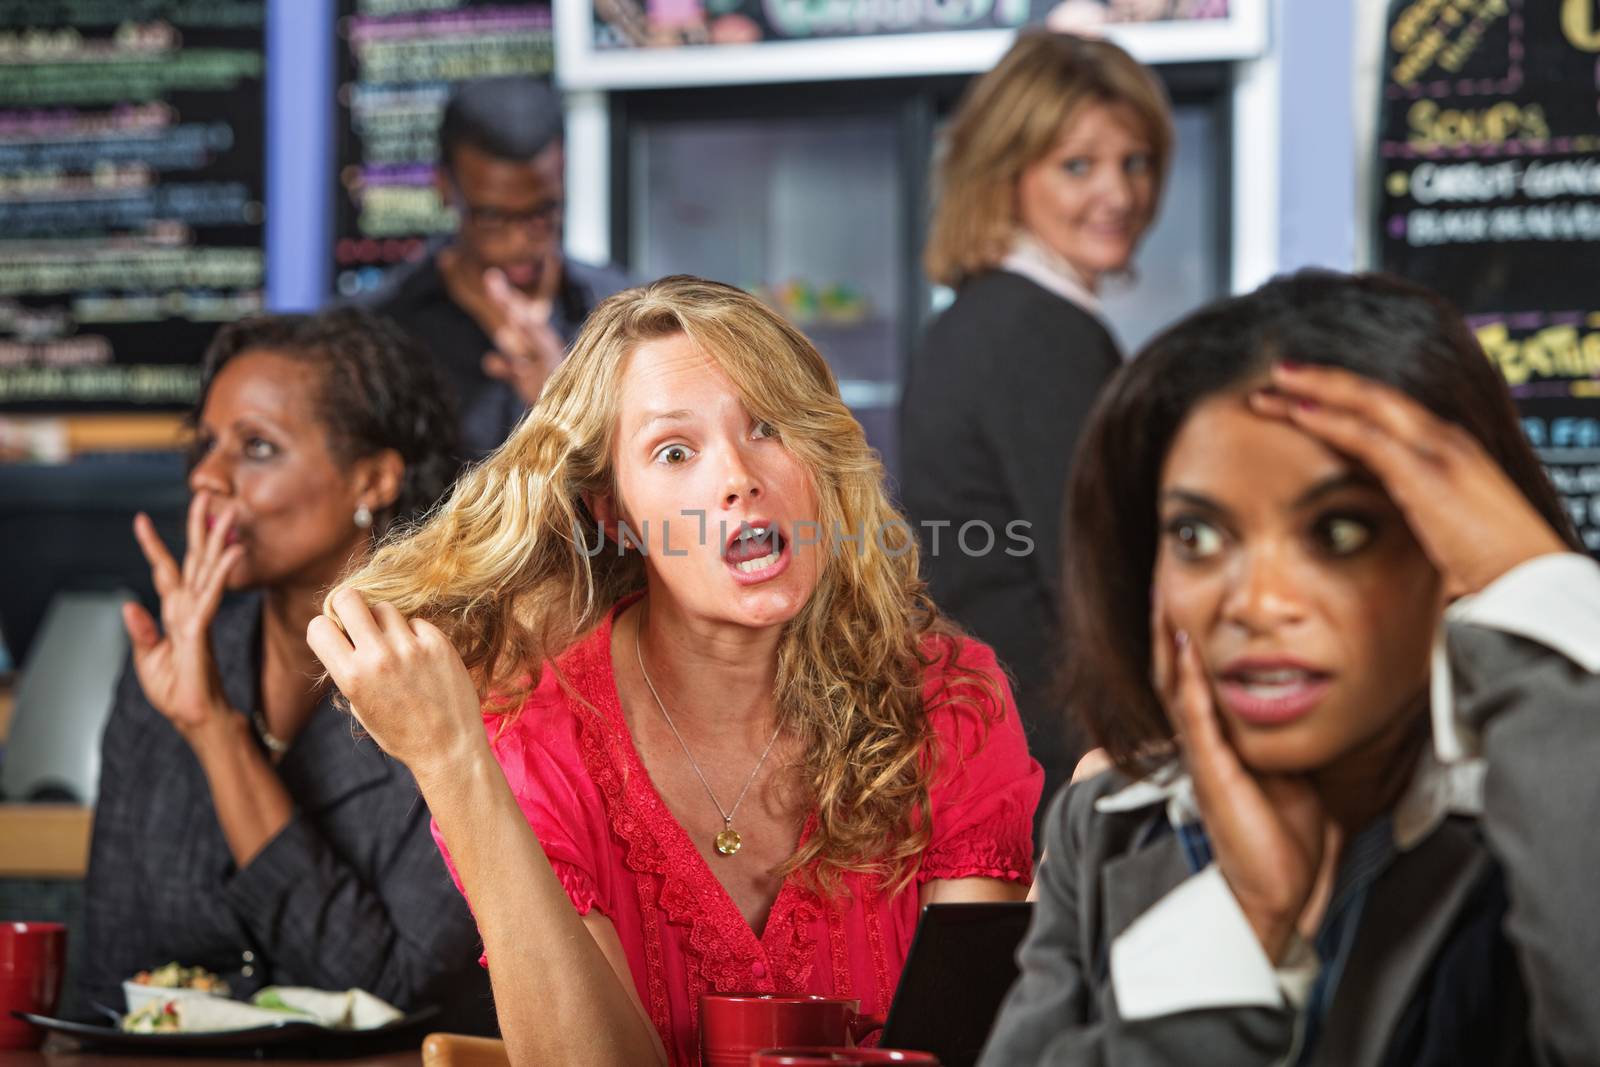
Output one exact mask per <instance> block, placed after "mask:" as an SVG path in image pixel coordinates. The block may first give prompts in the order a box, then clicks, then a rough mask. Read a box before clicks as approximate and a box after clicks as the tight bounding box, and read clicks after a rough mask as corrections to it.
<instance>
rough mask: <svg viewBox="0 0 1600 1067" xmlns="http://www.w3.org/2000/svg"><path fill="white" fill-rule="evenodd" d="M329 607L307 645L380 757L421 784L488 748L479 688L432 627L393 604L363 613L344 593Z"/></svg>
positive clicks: (358, 599)
mask: <svg viewBox="0 0 1600 1067" xmlns="http://www.w3.org/2000/svg"><path fill="white" fill-rule="evenodd" d="M331 605H332V608H333V612H334V614H333V615H332V616H330V615H328V614H323V615H318V616H317V617H316V618H314V619H312V620H311V624H310V626H308V627H307V628H306V643H307V644H309V645H310V646H311V651H312V652H314V653H316V656H317V658H318V659H319V660H321V661H322V665H323V666H324V667H326V668H327V669H328V675H329V677H331V678H332V679H333V682H334V684H335V685H336V686H338V687H339V691H340V692H341V693H342V694H344V697H345V699H347V700H348V701H349V702H350V710H351V712H352V713H353V714H354V715H355V717H356V718H357V720H359V721H360V723H361V725H362V726H363V727H365V728H366V731H367V733H369V734H371V735H372V737H373V739H374V740H376V741H377V742H378V744H379V746H380V747H382V749H383V750H384V751H385V752H387V753H389V755H391V756H393V757H394V758H395V759H397V760H399V761H400V762H401V763H404V764H405V765H406V766H407V767H409V768H410V769H411V772H412V774H413V775H414V776H415V777H416V778H417V779H418V780H419V782H420V781H421V780H422V779H424V778H426V777H427V776H429V775H430V774H432V773H434V772H435V771H439V770H445V769H448V768H452V767H458V766H461V765H463V764H462V761H463V760H466V759H470V758H471V757H473V756H474V755H476V754H479V750H480V749H482V750H486V749H487V745H488V741H487V739H486V737H485V735H484V732H483V720H482V718H481V717H480V716H479V711H478V708H479V704H478V691H477V688H476V687H475V686H474V685H473V682H472V676H471V675H470V674H469V673H468V672H467V668H466V665H465V664H464V663H462V662H461V656H460V655H459V654H458V653H457V652H456V650H455V648H454V647H452V646H451V644H450V642H449V640H448V639H447V638H446V637H445V636H444V634H443V633H441V632H440V631H439V630H438V628H437V627H435V626H433V625H432V624H430V623H428V622H425V621H423V620H422V619H407V618H405V616H403V615H401V614H400V612H399V610H397V609H396V608H395V607H394V605H392V604H384V603H380V604H378V605H377V606H376V607H368V605H367V602H366V601H365V600H364V599H363V598H362V596H361V594H360V593H358V592H356V591H355V590H353V589H350V588H344V589H340V590H339V591H338V592H336V593H335V594H334V595H333V599H332V601H331Z"/></svg>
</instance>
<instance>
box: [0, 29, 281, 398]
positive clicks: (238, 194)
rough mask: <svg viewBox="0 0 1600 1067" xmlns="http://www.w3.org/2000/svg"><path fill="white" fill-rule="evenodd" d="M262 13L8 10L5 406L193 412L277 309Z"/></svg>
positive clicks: (0, 90) (3, 126) (2, 157)
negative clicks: (265, 256)
mask: <svg viewBox="0 0 1600 1067" xmlns="http://www.w3.org/2000/svg"><path fill="white" fill-rule="evenodd" d="M264 8H265V3H264V0H0V410H3V411H38V410H53V411H60V410H73V409H78V410H83V409H124V410H126V409H137V408H146V407H148V408H173V407H184V406H187V405H189V404H190V403H192V402H193V400H194V398H195V394H196V387H197V384H198V380H199V372H198V366H197V364H198V360H199V358H200V355H201V353H202V352H203V351H204V349H205V346H206V344H207V342H208V341H209V340H210V339H211V335H212V334H213V333H214V332H215V330H216V328H217V325H218V324H219V323H222V322H226V321H229V320H231V319H235V318H238V317H239V316H240V315H243V314H246V313H249V312H253V311H256V310H258V309H259V308H260V307H261V302H262V288H263V284H264V271H263V261H262V248H261V245H262V199H263V192H264V189H263V186H264V177H263V152H262V149H263V143H264V134H263V129H264V126H265V113H264V107H265V100H264V97H263V93H262V85H263V82H262V75H263V67H264V51H265V39H264V21H263V20H264V17H265V11H264Z"/></svg>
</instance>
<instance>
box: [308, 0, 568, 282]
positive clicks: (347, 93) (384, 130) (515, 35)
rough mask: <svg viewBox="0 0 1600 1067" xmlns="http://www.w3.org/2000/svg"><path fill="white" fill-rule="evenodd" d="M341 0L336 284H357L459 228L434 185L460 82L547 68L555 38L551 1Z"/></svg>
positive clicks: (535, 72)
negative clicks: (443, 117)
mask: <svg viewBox="0 0 1600 1067" xmlns="http://www.w3.org/2000/svg"><path fill="white" fill-rule="evenodd" d="M339 10H340V19H339V83H340V84H339V111H338V122H339V191H338V194H337V195H338V199H337V201H336V205H335V216H334V230H335V237H336V240H335V245H334V270H335V276H334V284H335V286H336V287H337V289H338V292H339V293H340V294H341V295H343V296H354V295H356V294H358V293H362V292H367V291H370V290H371V289H374V288H376V287H377V286H378V285H379V284H380V283H381V281H382V278H383V274H384V271H385V269H386V268H388V267H390V266H392V265H393V264H395V263H398V262H401V261H403V260H408V259H414V258H417V257H418V256H421V255H422V254H423V252H424V250H425V246H426V243H427V241H428V240H429V239H430V238H432V237H435V236H437V235H439V234H443V233H448V232H449V231H451V230H453V229H454V228H455V217H454V216H453V215H452V214H451V213H450V211H449V210H448V209H447V207H446V206H445V204H444V203H443V202H441V200H440V198H439V194H438V193H437V192H436V191H435V188H434V161H435V159H436V157H437V155H438V137H437V129H438V123H439V115H440V112H441V111H442V110H443V108H444V104H445V101H446V99H447V98H448V96H449V93H450V87H451V86H452V85H453V84H454V83H456V82H459V81H462V80H465V79H469V78H486V77H494V76H497V75H508V74H532V75H541V76H542V75H547V74H549V72H550V70H551V68H552V66H553V63H554V52H553V48H554V45H553V42H552V38H551V29H550V5H549V3H548V2H539V3H526V2H523V3H517V2H505V0H501V2H498V3H495V2H480V0H340V8H339Z"/></svg>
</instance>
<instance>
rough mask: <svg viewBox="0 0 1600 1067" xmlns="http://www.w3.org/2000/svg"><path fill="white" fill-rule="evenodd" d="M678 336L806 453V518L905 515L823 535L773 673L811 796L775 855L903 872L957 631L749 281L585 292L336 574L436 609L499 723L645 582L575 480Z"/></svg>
mask: <svg viewBox="0 0 1600 1067" xmlns="http://www.w3.org/2000/svg"><path fill="white" fill-rule="evenodd" d="M680 334H681V335H684V336H686V337H688V338H689V339H690V340H691V341H693V342H694V343H695V345H696V346H697V347H699V348H700V349H701V350H702V351H704V352H705V353H706V354H707V355H708V356H709V357H710V358H711V359H712V360H714V361H715V362H716V364H717V365H718V366H719V367H720V368H721V369H722V371H723V372H724V373H725V374H726V375H727V376H728V378H729V379H730V380H731V381H732V382H733V384H734V387H735V388H736V389H737V390H738V392H739V394H740V396H741V397H742V399H743V401H744V404H745V406H746V408H747V409H748V410H749V412H750V413H751V415H752V416H754V417H756V418H759V419H762V420H765V421H766V422H767V423H769V424H770V425H772V426H773V427H774V428H775V429H776V430H777V433H778V437H779V439H780V440H782V441H783V442H784V444H785V446H786V447H787V448H789V449H790V451H791V452H793V454H794V455H795V456H796V457H797V458H798V459H799V461H800V462H801V464H802V465H803V466H804V467H805V469H806V470H807V472H808V474H809V476H810V477H811V479H812V482H813V485H814V487H815V490H816V496H817V501H818V512H819V514H818V516H817V518H818V520H819V527H820V529H821V530H824V531H833V530H842V531H855V532H857V533H859V532H861V531H862V530H867V531H882V530H893V529H899V530H901V531H902V533H903V537H901V538H899V539H898V540H897V541H896V542H895V543H892V544H888V545H887V546H885V545H884V544H883V543H881V542H879V539H878V538H877V537H876V536H873V535H869V536H867V537H866V538H863V539H862V543H861V544H859V545H858V546H857V548H858V549H859V550H851V551H830V552H825V553H822V556H823V559H824V562H823V565H822V568H821V573H820V575H819V578H818V584H817V587H816V588H815V589H814V590H813V592H812V594H811V596H810V598H809V599H808V600H807V601H806V603H805V605H804V607H803V608H802V609H801V610H800V612H799V614H798V615H796V616H795V617H794V618H793V619H791V620H790V621H789V622H788V623H787V624H785V627H784V632H783V635H782V638H781V640H780V643H779V653H778V674H777V692H776V697H777V702H778V714H779V717H780V720H781V722H782V723H783V724H784V725H785V727H786V728H788V729H790V730H793V731H795V732H796V733H798V734H799V736H800V739H801V742H802V750H803V752H804V753H805V755H804V757H803V763H802V780H803V787H804V789H805V791H806V794H807V798H806V799H808V800H810V801H812V802H813V803H815V805H816V809H817V813H818V824H817V828H816V831H815V832H814V833H813V834H811V835H810V836H809V837H808V838H807V839H806V840H805V842H804V843H803V844H802V845H801V846H800V847H799V849H798V850H797V851H796V853H795V854H794V855H793V856H792V857H790V859H789V860H788V861H787V863H786V864H785V865H784V866H783V868H782V872H783V873H788V872H790V871H795V870H804V871H806V872H807V875H808V876H809V877H813V878H815V879H816V881H817V884H818V885H819V886H820V887H821V888H823V889H824V890H826V891H830V892H831V891H832V890H834V889H836V888H838V886H839V884H840V876H841V875H843V874H844V873H845V872H850V871H856V872H862V873H869V874H874V875H877V876H880V877H881V878H882V881H883V884H884V885H885V886H892V887H893V888H895V889H899V888H902V887H904V886H905V885H906V884H908V883H909V881H910V879H911V878H912V877H913V876H914V875H915V871H916V867H917V862H918V859H919V857H920V856H921V854H922V852H923V851H924V849H926V847H927V845H928V842H929V839H930V820H929V784H930V781H931V779H932V778H933V775H934V773H935V769H936V764H937V762H938V761H937V755H938V754H937V753H936V752H935V751H934V745H933V738H934V735H933V732H932V730H931V729H930V727H929V724H928V715H927V712H928V710H929V709H928V708H926V707H925V706H924V700H923V676H924V674H925V672H926V670H927V668H928V667H929V666H930V665H931V663H932V662H933V661H934V660H935V659H936V658H943V659H945V660H953V650H954V648H955V644H954V640H953V639H954V638H955V637H956V635H957V630H956V628H955V627H954V626H953V625H952V624H951V623H949V622H948V621H947V620H945V619H944V618H942V617H941V616H940V614H939V612H938V610H937V608H935V607H934V605H933V603H932V601H931V600H930V599H929V598H928V596H927V593H926V589H925V585H924V583H923V582H922V581H921V579H919V578H918V576H917V572H918V553H917V549H916V542H915V539H914V538H913V537H912V536H911V533H910V528H909V526H906V525H905V524H904V520H903V519H902V518H901V516H900V515H899V513H898V512H896V511H895V509H894V508H893V507H892V506H891V505H890V503H889V501H888V499H887V497H886V496H885V493H884V489H883V468H882V466H881V464H880V463H879V460H878V457H877V455H876V453H874V452H873V451H872V449H871V448H869V447H868V445H867V441H866V437H865V435H864V434H863V432H862V429H861V426H860V424H859V423H858V422H856V420H855V418H854V417H853V416H852V415H851V414H850V410H849V409H848V408H847V407H845V405H844V402H843V401H842V400H841V399H840V396H839V388H838V384H837V383H836V382H835V380H834V377H833V374H832V372H831V371H830V370H829V368H828V365H827V363H826V362H825V361H824V360H823V358H822V356H821V355H819V354H818V352H817V350H816V349H815V348H814V347H813V346H812V345H811V343H810V342H809V341H807V340H806V338H805V337H804V336H803V335H802V334H801V333H800V332H799V331H798V330H796V329H795V328H794V327H792V326H790V325H789V324H788V323H787V322H785V321H784V320H783V319H782V318H780V317H779V316H778V315H777V314H775V313H774V312H773V311H772V310H770V309H769V308H767V307H766V306H765V305H764V304H762V303H761V302H760V301H758V300H756V299H755V298H754V297H752V296H750V295H749V294H747V293H745V292H743V291H741V290H739V289H735V288H733V287H731V286H727V285H722V284H719V283H716V282H709V281H704V280H702V279H699V278H692V277H688V276H683V275H678V276H673V277H668V278H663V279H661V280H660V281H657V282H653V283H651V284H649V285H644V286H640V287H639V288H635V289H629V290H625V291H624V292H621V293H618V294H616V295H615V296H613V297H611V298H610V299H608V300H606V301H605V302H604V303H602V304H600V305H599V306H598V307H597V308H595V310H594V311H593V313H592V314H591V315H590V316H589V319H588V321H587V322H586V324H585V325H584V327H583V330H582V332H581V333H580V334H579V335H578V338H577V340H576V341H575V342H574V343H573V346H572V351H571V353H570V355H569V356H568V357H567V359H566V360H565V361H564V362H563V363H562V364H561V366H560V368H559V369H558V370H557V371H556V372H555V373H554V374H553V375H552V376H551V377H550V380H549V382H548V384H547V385H546V388H545V391H544V394H543V395H542V396H541V397H540V399H539V402H538V403H537V404H536V405H535V406H534V407H533V409H532V410H531V411H530V412H529V413H528V415H527V416H526V417H525V418H524V419H523V420H522V422H521V423H520V424H519V425H518V427H517V429H516V431H515V432H514V433H513V434H512V435H511V437H510V439H509V440H507V441H506V443H505V444H504V445H502V446H501V447H500V448H499V449H498V450H497V451H496V452H495V453H493V454H492V455H491V456H489V457H488V458H487V459H486V460H485V461H484V462H482V463H481V464H480V465H478V466H476V467H474V468H472V469H470V470H469V471H468V472H467V473H466V474H465V475H463V476H462V478H461V480H460V481H459V482H458V483H457V484H456V487H455V489H454V490H453V491H452V493H451V494H450V496H449V497H448V498H447V499H446V500H445V501H444V502H443V503H442V504H441V505H440V506H439V507H438V508H437V509H436V510H435V511H434V512H433V513H432V515H431V516H430V517H429V518H428V519H427V520H426V521H425V522H424V523H423V524H422V525H421V526H419V527H417V528H415V529H413V530H411V531H409V532H405V533H404V534H402V535H401V536H399V537H397V538H394V539H391V540H389V541H388V542H387V543H386V544H384V545H383V546H381V547H380V548H379V550H378V551H377V552H376V553H375V554H374V555H373V557H372V558H371V560H370V561H369V562H367V563H366V565H365V566H363V567H361V568H360V569H359V570H358V571H357V572H356V573H354V574H353V575H351V576H350V577H348V578H347V579H346V580H345V581H344V582H342V583H341V588H353V589H355V590H356V591H358V592H359V593H361V594H362V595H363V596H364V597H365V598H366V599H367V600H368V602H380V601H386V602H388V603H390V604H393V605H394V606H395V607H396V608H398V609H399V610H400V612H401V613H402V614H404V615H406V616H409V617H421V618H425V619H427V620H429V621H430V622H432V623H433V624H434V625H436V626H438V627H439V628H440V629H441V630H443V631H444V633H445V634H446V635H447V636H448V637H449V638H450V640H451V642H452V643H453V644H454V646H455V647H456V649H457V650H458V651H459V652H460V653H461V655H462V658H463V660H464V661H465V662H466V665H467V667H468V668H469V669H470V670H471V671H472V672H473V675H474V678H475V679H476V680H477V682H478V685H479V691H480V693H481V694H483V695H484V696H485V699H486V701H488V704H487V705H486V706H487V707H488V708H489V710H490V711H491V712H493V713H498V714H501V715H504V716H507V719H506V721H509V717H510V716H513V715H515V714H516V713H517V709H518V708H519V707H520V706H521V704H522V702H523V697H525V695H526V693H527V692H528V691H529V688H530V686H532V685H534V684H537V679H538V676H539V673H540V671H541V669H542V667H543V665H547V664H553V661H554V660H555V657H556V656H557V655H558V654H559V653H560V652H562V651H563V650H565V649H566V648H568V647H569V646H571V645H572V644H573V643H574V642H576V641H577V640H578V639H579V638H580V637H582V636H583V635H585V634H587V633H588V632H590V631H591V630H592V629H593V628H594V627H595V626H596V625H598V624H599V623H600V622H601V621H602V619H603V618H604V616H605V614H606V612H607V611H608V610H610V608H611V607H612V605H613V604H615V603H616V602H617V601H618V600H620V599H621V598H623V597H624V596H626V595H628V594H630V593H632V592H635V591H637V590H641V589H643V588H644V587H645V570H644V568H645V566H646V562H645V559H644V558H643V557H642V555H641V554H640V553H634V552H629V553H617V552H611V551H602V552H592V551H591V550H588V549H587V546H586V545H585V544H583V543H582V539H583V532H582V531H583V530H585V529H594V528H595V526H594V519H593V516H592V515H590V514H589V511H588V509H587V507H586V506H585V505H584V503H583V498H584V496H585V494H595V495H599V494H614V492H615V489H614V485H615V480H614V466H613V456H612V442H613V437H614V431H615V427H616V424H617V417H618V410H617V400H616V398H617V396H618V395H619V394H620V392H621V383H622V377H623V374H624V371H625V370H626V366H627V362H628V358H629V356H630V355H631V354H632V352H633V351H634V350H635V349H636V348H637V347H638V346H639V345H640V344H642V343H644V342H647V341H651V340H656V339H659V338H664V337H670V336H676V335H680ZM331 599H332V593H330V594H329V600H330V602H331ZM331 614H332V612H331V611H330V615H331ZM929 637H935V638H943V639H945V640H939V641H934V642H929V641H928V640H927V639H928V638H929ZM941 646H942V649H943V651H940V649H941ZM953 674H954V677H952V678H951V680H950V684H947V685H946V686H944V687H943V689H942V691H941V696H940V697H939V702H940V703H941V704H942V703H949V704H963V705H967V706H969V707H971V708H973V709H976V710H977V711H978V712H979V713H980V714H983V715H986V716H989V717H992V715H993V713H994V712H995V711H996V710H997V709H999V708H1000V707H1001V706H1002V705H1001V702H1000V698H999V694H998V692H997V691H996V686H995V684H994V683H993V681H992V680H991V679H990V678H989V677H988V676H987V675H984V674H982V673H980V672H975V671H961V670H959V669H957V670H956V671H954V672H953ZM566 688H567V690H568V692H569V693H570V692H571V688H570V687H566ZM491 694H495V696H492V697H491Z"/></svg>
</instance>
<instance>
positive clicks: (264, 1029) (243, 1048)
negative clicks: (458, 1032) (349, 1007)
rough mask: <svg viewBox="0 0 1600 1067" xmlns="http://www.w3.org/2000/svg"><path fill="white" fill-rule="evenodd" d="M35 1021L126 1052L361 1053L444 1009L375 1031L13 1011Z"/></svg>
mask: <svg viewBox="0 0 1600 1067" xmlns="http://www.w3.org/2000/svg"><path fill="white" fill-rule="evenodd" d="M11 1014H12V1015H14V1016H16V1017H17V1018H19V1019H24V1020H26V1021H28V1022H30V1023H32V1024H33V1025H34V1026H37V1027H39V1028H41V1029H44V1030H49V1031H52V1032H54V1033H58V1034H65V1035H67V1036H68V1037H75V1038H77V1039H78V1040H79V1041H84V1042H88V1043H90V1044H93V1045H94V1046H95V1047H96V1048H104V1049H120V1050H124V1051H165V1052H191V1051H200V1050H205V1051H210V1052H225V1051H232V1052H236V1053H241V1054H245V1055H253V1054H255V1053H257V1052H259V1051H264V1050H267V1049H276V1048H277V1047H278V1046H298V1047H301V1048H311V1049H315V1050H316V1051H317V1052H319V1053H334V1054H337V1055H344V1056H360V1055H365V1054H367V1053H371V1052H377V1051H381V1050H385V1049H389V1048H394V1047H397V1045H399V1046H403V1045H404V1044H405V1043H406V1041H407V1039H408V1038H410V1039H411V1040H412V1042H413V1043H414V1042H415V1041H417V1040H420V1038H421V1027H422V1025H423V1024H424V1023H426V1022H427V1021H428V1020H430V1019H432V1018H433V1017H434V1016H435V1015H437V1014H439V1009H438V1008H437V1007H429V1008H423V1009H422V1010H420V1011H415V1012H412V1013H411V1014H410V1015H407V1016H406V1017H405V1018H403V1019H396V1020H395V1021H394V1022H392V1023H389V1024H388V1025H387V1026H378V1027H373V1028H372V1029H369V1030H335V1029H332V1028H331V1027H327V1026H323V1025H321V1024H320V1023H313V1022H306V1021H305V1020H303V1019H285V1020H284V1021H283V1022H281V1023H273V1024H272V1025H270V1026H256V1027H252V1028H250V1029H249V1030H214V1031H206V1032H203V1033H193V1034H182V1033H165V1034H135V1033H129V1032H127V1031H125V1030H120V1029H118V1028H117V1027H115V1026H102V1025H100V1024H98V1023H85V1022H77V1021H74V1020H72V1019H52V1018H50V1017H49V1016H47V1015H30V1014H29V1013H27V1012H22V1011H14V1012H12V1013H11Z"/></svg>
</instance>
